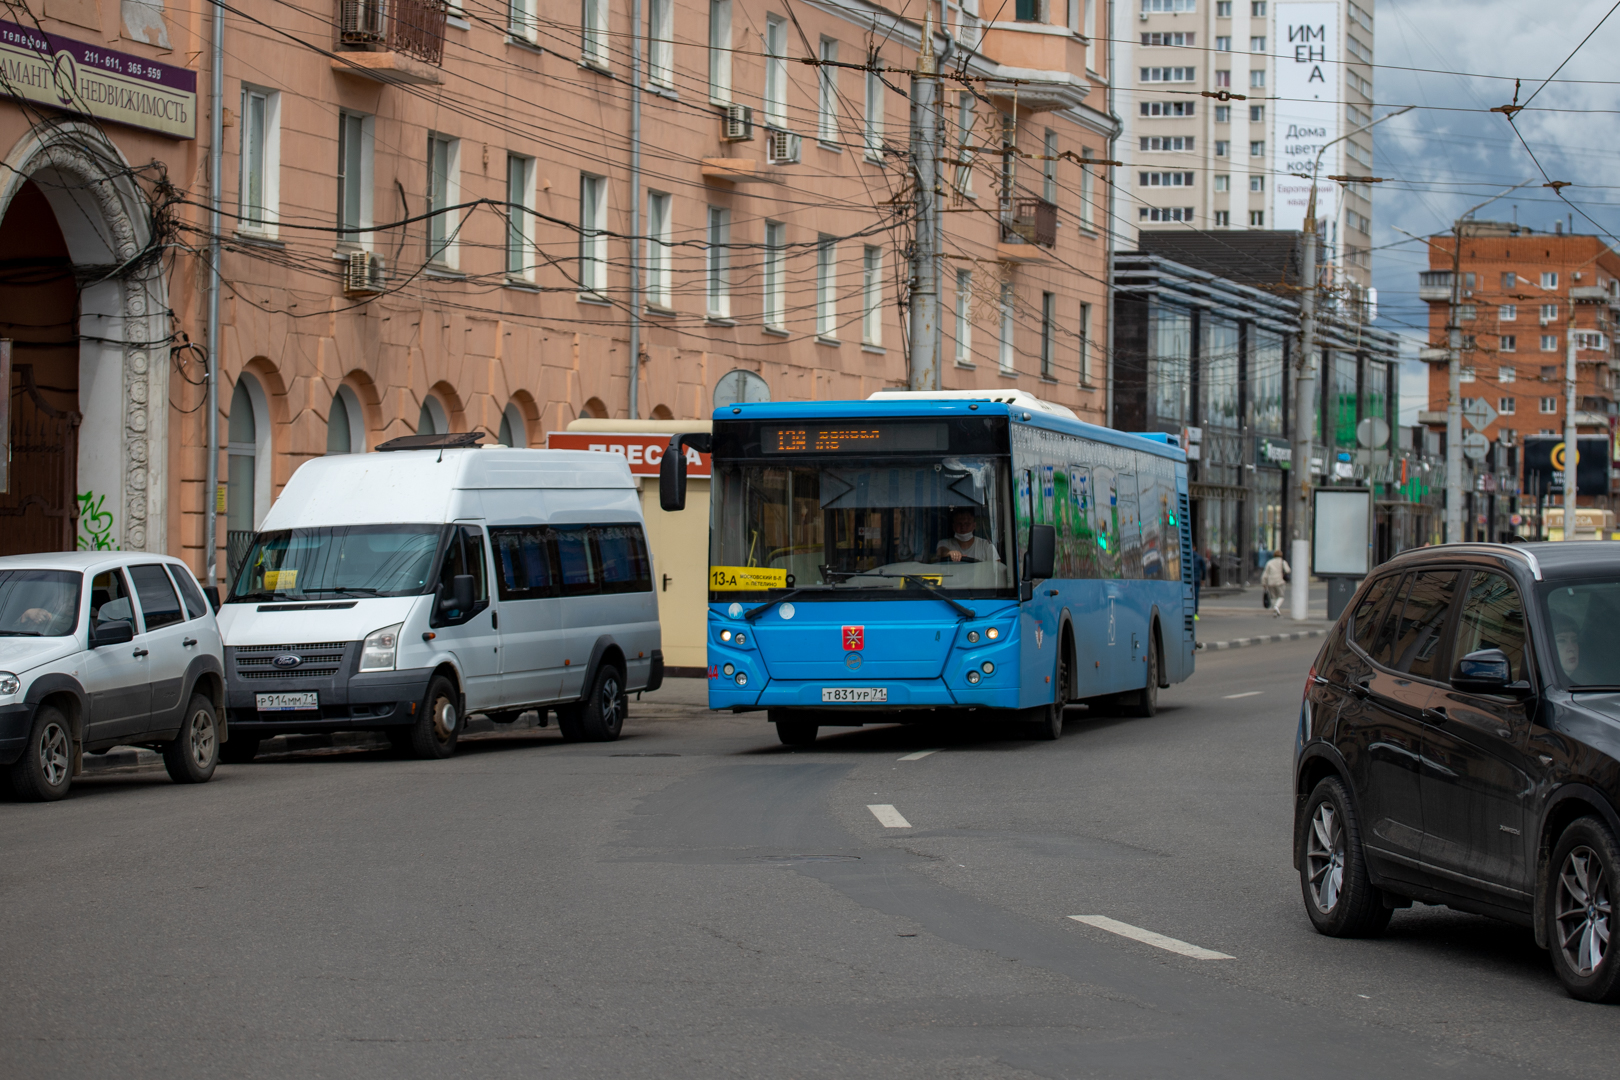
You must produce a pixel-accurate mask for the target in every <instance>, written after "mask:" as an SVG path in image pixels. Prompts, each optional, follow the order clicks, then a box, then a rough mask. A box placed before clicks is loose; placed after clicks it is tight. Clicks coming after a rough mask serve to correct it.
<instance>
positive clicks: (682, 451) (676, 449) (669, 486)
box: [658, 431, 713, 510]
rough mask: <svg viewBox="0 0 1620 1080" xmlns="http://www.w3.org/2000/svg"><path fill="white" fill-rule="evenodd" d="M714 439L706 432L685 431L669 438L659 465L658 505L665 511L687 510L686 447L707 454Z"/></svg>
mask: <svg viewBox="0 0 1620 1080" xmlns="http://www.w3.org/2000/svg"><path fill="white" fill-rule="evenodd" d="M712 445H713V437H712V436H710V435H709V434H707V433H706V432H701V431H684V432H681V433H679V434H676V435H671V436H670V437H669V446H668V447H666V448H665V449H664V458H663V460H662V461H660V462H659V463H658V505H659V506H660V507H661V508H663V509H665V510H685V509H686V447H688V446H690V447H691V448H692V449H694V450H696V451H697V452H698V453H700V454H707V453H708V452H709V448H710V446H712Z"/></svg>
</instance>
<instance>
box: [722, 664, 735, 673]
mask: <svg viewBox="0 0 1620 1080" xmlns="http://www.w3.org/2000/svg"><path fill="white" fill-rule="evenodd" d="M720 670H721V671H724V672H725V673H726V674H727V675H735V674H736V673H737V666H736V665H735V664H727V665H726V666H725V667H723V668H721V669H720Z"/></svg>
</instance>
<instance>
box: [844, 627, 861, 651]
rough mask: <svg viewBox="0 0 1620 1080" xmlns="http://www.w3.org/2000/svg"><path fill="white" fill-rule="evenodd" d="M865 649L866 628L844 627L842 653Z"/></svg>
mask: <svg viewBox="0 0 1620 1080" xmlns="http://www.w3.org/2000/svg"><path fill="white" fill-rule="evenodd" d="M864 648H866V627H864V626H846V627H844V651H845V652H850V651H854V650H858V649H864Z"/></svg>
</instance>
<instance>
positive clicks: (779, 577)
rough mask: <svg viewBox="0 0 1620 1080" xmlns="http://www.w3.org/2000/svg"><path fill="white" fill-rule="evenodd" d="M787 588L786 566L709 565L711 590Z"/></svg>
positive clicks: (732, 590) (737, 590)
mask: <svg viewBox="0 0 1620 1080" xmlns="http://www.w3.org/2000/svg"><path fill="white" fill-rule="evenodd" d="M785 588H787V568H786V567H772V566H711V567H709V589H710V591H711V592H749V591H752V590H757V589H785Z"/></svg>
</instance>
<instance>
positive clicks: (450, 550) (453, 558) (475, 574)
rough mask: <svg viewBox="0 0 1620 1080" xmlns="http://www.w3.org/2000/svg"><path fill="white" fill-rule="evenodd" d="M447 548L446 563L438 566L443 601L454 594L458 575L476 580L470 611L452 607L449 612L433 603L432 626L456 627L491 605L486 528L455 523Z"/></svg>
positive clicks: (430, 621)
mask: <svg viewBox="0 0 1620 1080" xmlns="http://www.w3.org/2000/svg"><path fill="white" fill-rule="evenodd" d="M451 528H452V532H451V533H450V536H449V537H448V538H447V540H446V543H445V551H444V562H443V563H441V564H440V566H439V590H438V596H439V598H440V599H441V600H443V599H446V598H449V597H451V596H453V595H455V593H454V589H455V580H456V577H457V576H459V575H461V574H470V575H472V579H473V606H472V609H471V610H469V611H460V610H458V609H456V608H451V609H450V610H448V611H446V610H444V609H442V608H440V607H439V606H438V605H437V604H435V605H434V609H433V617H432V618H431V619H430V620H429V622H428V625H430V626H453V625H455V624H457V623H464V622H466V621H467V620H468V619H470V618H472V617H473V616H474V615H476V614H478V613H479V612H480V611H483V610H484V609H485V608H487V607H488V606H489V575H488V574H487V573H485V564H484V530H482V529H480V528H479V527H478V526H476V525H462V526H459V527H456V526H452V527H451Z"/></svg>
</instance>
